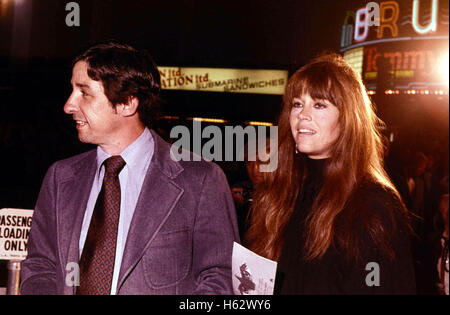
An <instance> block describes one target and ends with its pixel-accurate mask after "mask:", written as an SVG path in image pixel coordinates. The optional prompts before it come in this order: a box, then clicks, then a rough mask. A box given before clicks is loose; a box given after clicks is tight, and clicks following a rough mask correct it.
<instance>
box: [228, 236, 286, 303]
mask: <svg viewBox="0 0 450 315" xmlns="http://www.w3.org/2000/svg"><path fill="white" fill-rule="evenodd" d="M276 271H277V263H276V262H275V261H273V260H270V259H267V258H264V257H261V256H259V255H257V254H255V253H254V252H252V251H250V250H248V249H247V248H245V247H244V246H242V245H240V244H238V243H236V242H234V244H233V259H232V273H233V291H234V294H236V295H272V294H273V287H274V284H275V274H276Z"/></svg>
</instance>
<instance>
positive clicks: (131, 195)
mask: <svg viewBox="0 0 450 315" xmlns="http://www.w3.org/2000/svg"><path fill="white" fill-rule="evenodd" d="M154 146H155V144H154V140H153V137H152V135H151V133H150V131H149V130H148V129H147V128H145V129H144V131H143V132H142V134H141V135H140V136H139V137H138V138H137V139H136V140H135V141H134V142H133V143H132V144H130V145H129V146H128V147H127V148H126V149H125V150H123V151H122V153H121V154H120V155H121V156H122V158H123V159H124V161H125V162H126V164H125V166H124V168H123V169H122V171H121V172H120V174H119V181H120V216H119V230H118V234H117V246H116V259H115V263H114V272H113V279H112V285H111V294H112V295H114V294H115V293H116V289H117V281H118V278H119V272H120V265H121V263H122V256H123V251H124V248H125V243H126V240H127V234H128V230H129V228H130V224H131V219H132V218H133V214H134V210H135V208H136V204H137V200H138V198H139V194H140V192H141V188H142V183H143V182H144V178H145V175H146V174H147V170H148V167H149V166H150V161H151V159H152V156H153V152H154ZM110 156H111V155H109V154H108V153H106V152H105V151H103V150H102V149H101V148H100V146H98V147H97V171H96V173H95V178H94V183H93V185H92V189H91V194H90V195H89V200H88V203H87V206H86V212H85V214H84V219H83V225H82V227H81V235H80V243H79V248H80V252H79V255H80V257H81V254H82V252H83V246H84V243H85V241H86V237H87V233H88V230H89V224H90V222H91V217H92V213H93V212H94V207H95V203H96V201H97V197H98V194H99V193H100V190H101V188H102V184H103V177H104V174H105V166H104V165H102V164H103V162H104V161H105V160H106V159H107V158H109V157H110Z"/></svg>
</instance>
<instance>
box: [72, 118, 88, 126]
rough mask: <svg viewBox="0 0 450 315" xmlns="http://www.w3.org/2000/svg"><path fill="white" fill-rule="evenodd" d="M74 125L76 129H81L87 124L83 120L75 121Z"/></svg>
mask: <svg viewBox="0 0 450 315" xmlns="http://www.w3.org/2000/svg"><path fill="white" fill-rule="evenodd" d="M75 123H76V125H77V127H82V126H84V125H87V122H85V121H83V120H75Z"/></svg>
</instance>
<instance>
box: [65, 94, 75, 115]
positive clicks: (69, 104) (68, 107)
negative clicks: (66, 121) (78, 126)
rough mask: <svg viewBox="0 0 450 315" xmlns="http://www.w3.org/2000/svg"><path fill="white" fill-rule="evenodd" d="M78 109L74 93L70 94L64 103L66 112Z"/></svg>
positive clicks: (70, 112) (69, 112)
mask: <svg viewBox="0 0 450 315" xmlns="http://www.w3.org/2000/svg"><path fill="white" fill-rule="evenodd" d="M77 110H78V107H77V105H76V102H75V100H74V95H73V93H72V94H71V95H70V96H69V98H68V99H67V101H66V104H64V112H65V113H66V114H69V115H71V114H73V113H75V112H76V111H77Z"/></svg>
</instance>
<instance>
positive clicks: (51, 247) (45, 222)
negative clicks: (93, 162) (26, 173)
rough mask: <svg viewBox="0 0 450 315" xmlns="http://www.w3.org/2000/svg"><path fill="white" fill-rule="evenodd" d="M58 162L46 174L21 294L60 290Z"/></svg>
mask: <svg viewBox="0 0 450 315" xmlns="http://www.w3.org/2000/svg"><path fill="white" fill-rule="evenodd" d="M55 172H56V166H55V164H54V165H53V166H52V167H50V169H49V170H48V171H47V174H46V176H45V178H44V181H43V184H42V187H41V191H40V193H39V197H38V200H37V203H36V206H35V209H34V213H33V221H32V225H31V231H30V236H29V239H28V255H27V258H26V259H25V260H24V261H23V262H22V270H21V285H20V292H21V294H56V293H57V289H56V288H57V286H56V265H57V264H56V260H57V254H56V253H57V251H56V218H55V217H56V213H55V204H56V196H55V195H56V194H55V190H56V185H55Z"/></svg>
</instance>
